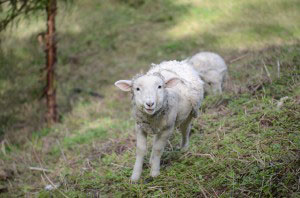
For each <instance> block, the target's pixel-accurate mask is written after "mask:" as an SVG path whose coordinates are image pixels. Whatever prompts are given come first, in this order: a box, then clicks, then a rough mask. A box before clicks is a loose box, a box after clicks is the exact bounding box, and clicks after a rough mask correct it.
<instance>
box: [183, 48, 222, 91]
mask: <svg viewBox="0 0 300 198" xmlns="http://www.w3.org/2000/svg"><path fill="white" fill-rule="evenodd" d="M183 62H187V63H189V64H191V65H192V66H193V67H194V68H195V69H196V70H197V72H198V73H199V75H200V78H201V79H203V81H204V82H205V91H206V92H210V87H211V90H212V92H213V93H214V94H221V93H222V89H223V87H224V82H225V79H226V75H227V65H226V63H225V61H224V59H223V58H222V57H221V56H220V55H218V54H216V53H212V52H200V53H198V54H195V55H194V56H192V57H190V58H187V59H186V60H184V61H183Z"/></svg>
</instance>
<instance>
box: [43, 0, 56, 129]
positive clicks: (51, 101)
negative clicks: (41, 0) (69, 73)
mask: <svg viewBox="0 0 300 198" xmlns="http://www.w3.org/2000/svg"><path fill="white" fill-rule="evenodd" d="M56 10H57V2H56V0H48V2H47V7H46V11H47V34H46V59H47V60H46V72H47V86H46V90H45V92H46V99H47V115H46V119H47V122H48V124H53V123H54V122H56V121H57V111H56V87H55V64H56V41H55V16H56Z"/></svg>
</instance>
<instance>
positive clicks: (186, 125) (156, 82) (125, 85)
mask: <svg viewBox="0 0 300 198" xmlns="http://www.w3.org/2000/svg"><path fill="white" fill-rule="evenodd" d="M203 84H204V83H203V82H202V81H201V79H200V78H199V76H198V74H197V72H196V71H195V70H194V69H193V68H192V66H191V65H189V64H187V63H184V62H178V61H167V62H162V63H160V64H158V65H154V64H153V67H152V68H151V69H150V70H149V71H148V73H147V74H145V75H139V76H136V77H134V78H133V79H132V80H119V81H117V82H116V83H115V85H116V86H117V87H118V88H120V89H121V90H123V91H130V92H131V93H132V104H133V110H134V115H135V119H136V139H137V148H136V161H135V165H134V169H133V173H132V176H131V180H132V181H133V182H135V181H137V180H138V179H139V178H140V176H141V173H142V166H143V160H144V156H145V155H146V152H147V142H146V138H147V135H148V134H153V135H154V139H153V147H152V153H151V157H150V164H151V176H152V177H156V176H158V175H159V171H160V158H161V156H162V154H163V151H164V148H165V145H166V143H167V141H168V138H169V137H170V135H171V134H172V133H173V131H174V129H175V128H177V127H178V128H179V130H180V131H181V133H182V141H181V148H182V149H187V147H188V145H189V133H190V128H191V121H192V119H193V118H195V117H197V116H198V110H199V107H200V104H201V102H202V99H203Z"/></svg>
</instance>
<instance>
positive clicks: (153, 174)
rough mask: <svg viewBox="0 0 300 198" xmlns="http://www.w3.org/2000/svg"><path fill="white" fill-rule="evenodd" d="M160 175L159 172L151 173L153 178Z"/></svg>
mask: <svg viewBox="0 0 300 198" xmlns="http://www.w3.org/2000/svg"><path fill="white" fill-rule="evenodd" d="M158 175H159V170H154V171H151V176H152V177H157V176H158Z"/></svg>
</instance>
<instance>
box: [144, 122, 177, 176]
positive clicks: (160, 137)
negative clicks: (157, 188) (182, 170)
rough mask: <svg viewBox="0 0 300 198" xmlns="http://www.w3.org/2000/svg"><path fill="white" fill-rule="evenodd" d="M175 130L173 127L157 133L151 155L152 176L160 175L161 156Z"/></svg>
mask: <svg viewBox="0 0 300 198" xmlns="http://www.w3.org/2000/svg"><path fill="white" fill-rule="evenodd" d="M172 131H173V127H172V128H169V129H167V130H164V131H163V132H162V133H161V134H157V135H155V136H154V139H153V147H152V153H151V157H150V164H151V176H152V177H156V176H158V175H159V170H160V158H161V156H162V154H163V152H164V148H165V146H166V144H167V141H168V139H169V137H170V135H171V133H172Z"/></svg>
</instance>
